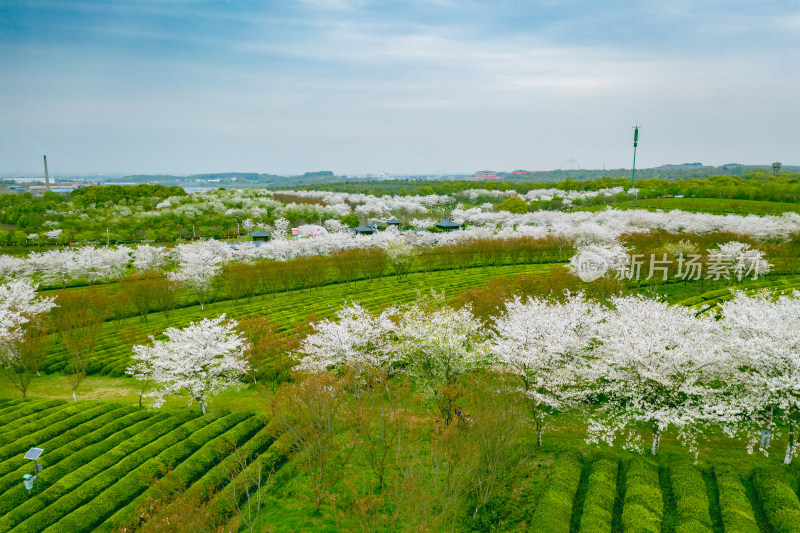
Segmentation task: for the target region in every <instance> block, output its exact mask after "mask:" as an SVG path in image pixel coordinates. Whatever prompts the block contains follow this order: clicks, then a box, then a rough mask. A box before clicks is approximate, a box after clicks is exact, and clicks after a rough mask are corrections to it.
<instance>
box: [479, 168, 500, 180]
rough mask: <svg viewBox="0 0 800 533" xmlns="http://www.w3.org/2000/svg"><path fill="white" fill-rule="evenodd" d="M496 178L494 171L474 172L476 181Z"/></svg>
mask: <svg viewBox="0 0 800 533" xmlns="http://www.w3.org/2000/svg"><path fill="white" fill-rule="evenodd" d="M496 178H497V172H495V171H494V170H478V171H477V172H475V179H476V180H493V179H496Z"/></svg>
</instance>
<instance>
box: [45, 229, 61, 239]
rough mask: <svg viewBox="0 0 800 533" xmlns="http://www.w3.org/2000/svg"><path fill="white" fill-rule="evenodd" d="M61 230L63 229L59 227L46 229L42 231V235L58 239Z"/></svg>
mask: <svg viewBox="0 0 800 533" xmlns="http://www.w3.org/2000/svg"><path fill="white" fill-rule="evenodd" d="M63 231H64V230H61V229H51V230H50V231H46V232H45V233H44V236H45V237H47V238H48V239H49V240H51V241H55V240H56V239H58V238H59V237H60V236H61V233H62V232H63Z"/></svg>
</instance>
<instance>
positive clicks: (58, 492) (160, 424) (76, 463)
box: [0, 410, 198, 531]
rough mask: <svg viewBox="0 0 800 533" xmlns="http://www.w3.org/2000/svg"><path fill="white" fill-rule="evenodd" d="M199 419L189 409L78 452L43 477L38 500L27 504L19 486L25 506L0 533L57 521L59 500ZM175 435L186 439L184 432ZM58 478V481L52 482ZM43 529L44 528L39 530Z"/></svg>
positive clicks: (1, 521) (0, 522)
mask: <svg viewBox="0 0 800 533" xmlns="http://www.w3.org/2000/svg"><path fill="white" fill-rule="evenodd" d="M197 416H198V415H197V414H196V413H193V412H190V411H188V410H187V411H184V412H181V413H179V414H175V415H166V416H163V417H157V420H156V421H155V423H153V422H154V421H153V420H145V421H143V422H140V423H139V424H135V425H133V426H130V427H128V428H125V430H123V431H120V432H118V433H116V434H114V435H113V436H112V437H111V438H109V439H106V440H105V441H103V442H101V443H98V444H97V445H95V446H90V447H89V448H87V449H85V450H82V451H81V452H79V453H76V454H75V455H73V456H72V457H70V459H69V460H68V461H62V462H61V464H59V465H58V467H57V468H54V469H53V470H55V472H52V471H51V472H47V476H43V482H44V483H45V489H44V490H43V491H42V492H41V494H39V495H38V496H36V498H31V499H28V500H27V501H25V499H26V498H27V494H23V493H24V490H23V488H22V486H21V485H20V487H19V490H18V491H16V492H15V493H14V492H12V494H17V495H19V496H20V497H22V503H21V504H17V505H16V506H15V508H13V510H12V511H10V512H7V513H6V514H5V516H3V517H2V518H0V531H8V530H9V529H11V528H13V527H15V526H17V525H18V524H20V523H21V522H23V521H25V520H27V519H29V518H31V517H34V516H36V517H40V518H45V519H49V520H50V522H48V523H47V524H46V525H49V524H50V523H52V522H55V521H56V520H58V519H59V518H61V516H62V514H63V513H62V512H60V511H59V509H60V508H59V506H58V505H57V501H58V500H59V499H60V498H62V497H66V496H68V495H70V494H76V493H79V491H80V490H81V488H82V485H83V484H84V483H89V480H91V479H93V478H96V477H98V476H102V475H103V474H105V473H108V472H113V473H114V474H116V473H117V472H118V469H115V468H114V467H115V466H118V465H119V464H122V463H126V462H127V461H128V460H130V459H132V458H133V460H135V459H137V458H139V457H140V455H137V454H136V452H137V451H141V450H145V449H147V451H150V449H152V447H153V446H155V445H157V444H159V443H160V439H161V438H162V436H164V435H171V434H172V433H171V432H173V431H174V430H176V428H186V427H187V426H188V425H189V423H190V422H191V421H192V420H194V419H196V417H197ZM175 433H176V434H178V435H181V436H183V435H185V429H184V431H181V432H175ZM118 477H119V476H118ZM56 479H57V481H55V482H53V481H51V480H56ZM4 500H6V498H5V497H4V498H3V499H2V500H0V504H3V503H5V502H4ZM0 512H2V509H0ZM36 523H37V522H35V521H31V522H30V525H31V526H32V527H30V528H29V527H28V525H29V524H26V526H25V527H24V528H23V529H29V530H34V531H35V530H37V527H36ZM41 529H43V527H41V528H39V530H41Z"/></svg>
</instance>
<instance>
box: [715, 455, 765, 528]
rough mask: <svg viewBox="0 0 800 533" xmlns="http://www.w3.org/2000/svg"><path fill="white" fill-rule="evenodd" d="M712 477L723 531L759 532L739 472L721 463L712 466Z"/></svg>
mask: <svg viewBox="0 0 800 533" xmlns="http://www.w3.org/2000/svg"><path fill="white" fill-rule="evenodd" d="M714 478H715V479H716V481H717V490H718V491H719V508H720V513H721V514H722V525H723V526H724V529H725V533H760V531H761V529H760V528H759V527H758V524H757V523H756V518H755V515H754V514H753V507H752V505H751V504H750V500H749V499H748V498H747V493H745V490H744V485H742V480H741V478H740V477H739V474H738V473H737V472H736V471H735V470H734V469H733V468H731V467H730V466H726V465H721V466H715V467H714Z"/></svg>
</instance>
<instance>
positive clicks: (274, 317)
mask: <svg viewBox="0 0 800 533" xmlns="http://www.w3.org/2000/svg"><path fill="white" fill-rule="evenodd" d="M552 268H563V267H562V266H561V264H544V265H539V264H534V265H516V266H510V265H506V266H501V267H488V268H470V269H466V270H464V271H460V272H452V271H439V272H432V273H427V274H426V273H415V274H410V275H409V276H408V277H407V278H404V279H403V280H402V281H400V282H398V281H397V280H396V279H395V278H394V276H385V277H382V278H378V279H375V280H372V281H359V282H356V283H353V284H350V285H341V286H339V285H326V286H323V287H320V288H319V289H313V290H306V291H303V292H297V291H295V292H291V293H284V292H281V293H275V294H267V295H264V296H259V297H257V298H255V299H254V300H253V301H247V300H240V301H239V303H238V304H236V303H234V302H233V301H232V300H226V301H221V302H216V303H211V304H207V305H206V306H205V309H203V310H201V309H200V306H199V305H194V306H191V307H183V308H179V309H176V310H175V313H174V314H173V315H171V316H170V317H169V318H166V317H165V316H164V315H163V314H161V313H151V314H150V315H149V316H148V321H147V322H146V323H144V324H142V328H143V330H144V331H146V332H147V333H148V334H150V333H153V332H157V331H163V330H164V329H166V328H167V327H170V326H172V327H178V328H180V327H185V326H187V325H188V324H189V323H190V322H192V321H197V320H200V319H202V318H205V317H216V316H218V315H220V314H222V313H226V314H227V315H228V316H230V317H234V318H241V317H249V316H267V317H269V320H270V322H271V323H273V324H275V325H277V326H279V327H280V328H281V329H288V328H289V327H291V326H292V325H294V324H296V323H297V322H300V321H303V320H305V319H306V317H308V316H309V315H311V314H313V315H315V316H316V317H318V318H326V317H330V316H332V315H333V314H334V313H335V312H336V311H337V310H338V309H339V308H340V307H341V306H342V304H343V303H344V302H346V301H358V302H361V304H362V305H363V306H364V307H366V308H368V309H371V310H376V309H379V308H380V307H381V306H382V305H395V304H399V303H403V302H409V301H411V300H413V299H414V298H415V297H416V296H417V293H418V292H420V291H422V292H426V291H429V290H431V288H433V289H435V290H437V291H444V292H445V294H447V295H452V294H453V293H454V292H456V291H458V290H460V289H463V288H466V287H474V286H477V285H482V284H484V283H486V282H488V281H489V280H491V279H494V278H497V277H506V276H514V275H524V274H541V273H546V272H549V271H550V270H551V269H552ZM128 321H129V322H130V323H131V324H138V322H139V320H138V318H130V319H128ZM65 358H66V352H65V350H64V347H63V345H61V344H54V345H53V346H52V348H51V353H50V356H49V357H48V358H47V360H46V361H45V363H44V365H43V367H42V371H43V372H45V373H54V372H59V371H61V370H62V369H63V368H64V366H65V364H66V361H65ZM130 362H131V359H130V353H129V349H128V347H127V346H125V345H124V344H123V343H122V340H121V338H120V336H119V333H118V331H117V330H116V327H115V325H114V323H113V322H107V323H106V324H105V326H104V327H103V330H102V332H101V334H100V336H99V338H98V341H97V350H96V352H95V354H94V356H93V359H92V363H91V364H90V366H89V368H88V369H87V373H88V374H97V375H108V376H122V375H124V373H125V368H127V367H128V366H129V365H130Z"/></svg>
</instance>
